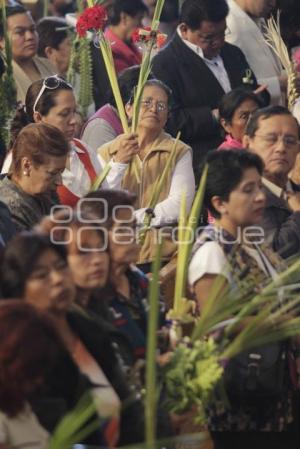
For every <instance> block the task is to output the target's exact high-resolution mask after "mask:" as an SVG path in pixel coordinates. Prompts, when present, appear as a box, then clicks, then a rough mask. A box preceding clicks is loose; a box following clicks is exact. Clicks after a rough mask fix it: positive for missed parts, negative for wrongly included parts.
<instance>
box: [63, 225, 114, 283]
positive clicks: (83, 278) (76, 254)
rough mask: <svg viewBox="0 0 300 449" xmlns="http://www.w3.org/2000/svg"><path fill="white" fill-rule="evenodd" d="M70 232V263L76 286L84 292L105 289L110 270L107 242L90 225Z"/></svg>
mask: <svg viewBox="0 0 300 449" xmlns="http://www.w3.org/2000/svg"><path fill="white" fill-rule="evenodd" d="M70 230H71V240H72V241H71V243H70V244H69V246H68V263H69V266H70V269H71V273H72V276H73V279H74V282H75V284H76V286H77V287H79V288H82V289H84V290H94V289H96V288H102V287H104V286H105V284H106V282H107V278H108V270H109V254H108V248H107V245H108V243H107V241H106V242H105V241H103V237H102V234H100V233H99V232H98V231H96V230H94V229H91V226H89V225H88V224H87V225H86V226H85V227H84V226H83V227H82V228H79V229H72V228H71V229H70Z"/></svg>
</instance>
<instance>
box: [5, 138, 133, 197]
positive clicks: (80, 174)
mask: <svg viewBox="0 0 300 449" xmlns="http://www.w3.org/2000/svg"><path fill="white" fill-rule="evenodd" d="M70 143H71V151H70V152H69V164H68V165H69V168H65V169H64V171H63V173H62V182H63V185H64V186H65V187H67V189H69V190H70V192H72V193H73V194H74V195H76V196H78V197H80V198H82V197H83V196H85V195H86V194H87V193H89V191H90V190H91V179H90V177H89V175H88V172H87V170H86V168H85V166H84V165H83V163H82V162H81V160H80V159H79V156H78V154H79V153H84V151H83V150H81V149H80V148H79V147H77V146H76V141H71V142H70ZM81 143H82V145H84V147H85V148H86V150H87V152H88V155H89V157H90V161H91V163H92V165H93V167H94V170H95V172H96V174H97V175H99V174H100V173H101V171H102V170H103V167H104V165H105V162H104V161H103V160H101V158H100V157H98V156H97V153H96V152H95V151H94V150H92V149H91V148H90V147H89V146H87V145H86V144H84V143H83V142H81ZM11 162H12V153H11V152H9V153H8V155H7V156H6V158H5V161H4V164H3V167H2V170H1V173H2V174H3V173H8V172H9V169H10V166H11ZM111 165H112V169H111V171H110V172H109V174H108V177H107V180H105V181H104V182H103V184H102V186H103V187H104V188H108V186H110V187H111V188H115V189H120V188H121V181H122V177H123V174H124V164H120V163H118V162H113V163H112V164H111ZM126 168H127V165H126V167H125V169H126Z"/></svg>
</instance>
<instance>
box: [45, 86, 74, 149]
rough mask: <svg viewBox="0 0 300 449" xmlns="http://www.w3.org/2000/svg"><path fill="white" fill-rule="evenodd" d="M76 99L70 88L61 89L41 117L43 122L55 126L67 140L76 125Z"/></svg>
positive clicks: (71, 135) (72, 135)
mask: <svg viewBox="0 0 300 449" xmlns="http://www.w3.org/2000/svg"><path fill="white" fill-rule="evenodd" d="M76 120H77V118H76V100H75V96H74V93H73V91H72V90H67V89H61V90H60V91H59V92H58V93H57V95H56V96H55V105H54V106H53V107H52V108H51V109H50V110H49V112H48V114H47V115H43V116H42V117H41V121H42V122H43V123H47V124H48V125H52V126H55V127H56V128H58V129H59V130H60V131H61V132H63V133H64V135H65V136H66V138H67V139H68V140H71V139H72V138H73V137H74V133H75V127H76Z"/></svg>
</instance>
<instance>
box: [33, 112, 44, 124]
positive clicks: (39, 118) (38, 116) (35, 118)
mask: <svg viewBox="0 0 300 449" xmlns="http://www.w3.org/2000/svg"><path fill="white" fill-rule="evenodd" d="M33 121H34V123H41V122H42V121H43V119H42V115H41V113H40V112H38V111H36V112H34V113H33Z"/></svg>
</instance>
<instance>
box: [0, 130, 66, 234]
mask: <svg viewBox="0 0 300 449" xmlns="http://www.w3.org/2000/svg"><path fill="white" fill-rule="evenodd" d="M69 149H70V147H69V143H68V141H67V140H66V138H65V136H64V135H63V133H62V132H61V131H59V129H57V128H54V127H53V126H50V125H46V124H32V125H28V126H26V127H25V128H24V129H23V130H22V131H21V132H20V134H19V135H18V137H17V139H16V140H15V142H14V145H13V148H12V166H11V170H10V172H9V173H8V174H7V176H6V177H4V179H3V180H2V181H1V182H0V200H1V201H2V202H3V203H5V204H6V205H7V207H8V209H9V210H10V213H11V217H12V220H13V221H14V223H15V226H16V228H17V230H19V231H21V230H24V229H30V228H32V226H34V225H35V224H36V223H37V222H38V221H39V220H40V219H41V218H42V217H43V216H44V215H48V214H49V213H50V211H51V207H52V206H53V205H54V204H57V203H58V199H57V196H56V193H55V192H56V189H57V187H58V186H59V185H60V184H61V182H62V178H61V177H62V173H63V171H64V169H65V166H66V161H67V157H68V153H69Z"/></svg>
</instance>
